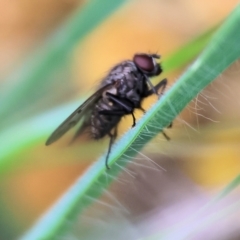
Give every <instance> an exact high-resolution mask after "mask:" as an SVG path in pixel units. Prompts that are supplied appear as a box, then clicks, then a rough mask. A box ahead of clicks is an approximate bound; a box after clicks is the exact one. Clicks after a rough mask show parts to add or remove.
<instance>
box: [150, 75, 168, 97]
mask: <svg viewBox="0 0 240 240" xmlns="http://www.w3.org/2000/svg"><path fill="white" fill-rule="evenodd" d="M166 86H167V79H166V78H164V79H163V80H162V81H160V82H159V83H158V84H157V85H156V86H154V87H152V88H151V89H150V90H149V91H148V92H147V93H146V97H148V96H150V95H152V94H154V93H155V94H157V95H158V96H159V97H160V95H162V94H163V92H164V90H165V88H166ZM160 88H162V89H161V92H160V93H158V91H159V89H160Z"/></svg>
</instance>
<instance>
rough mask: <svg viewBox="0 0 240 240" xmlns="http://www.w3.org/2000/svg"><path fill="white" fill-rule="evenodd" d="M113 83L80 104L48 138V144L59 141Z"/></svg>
mask: <svg viewBox="0 0 240 240" xmlns="http://www.w3.org/2000/svg"><path fill="white" fill-rule="evenodd" d="M112 86H113V84H107V85H106V86H104V87H102V88H100V89H99V90H98V91H96V92H95V93H94V94H93V95H92V96H90V97H89V98H88V99H87V100H86V101H85V102H84V103H83V104H82V105H80V106H79V107H78V108H77V109H76V110H75V111H74V112H73V113H72V114H71V115H70V116H69V117H68V118H67V119H66V120H65V121H64V122H63V123H62V124H61V125H60V126H59V127H58V128H57V129H56V130H55V131H54V132H53V133H52V134H51V136H50V137H49V138H48V139H47V141H46V145H50V144H51V143H53V142H55V141H57V140H58V139H59V138H61V137H62V136H63V135H64V134H65V133H66V132H67V131H68V130H69V129H71V128H72V127H74V126H75V125H76V124H77V123H78V122H79V121H80V119H81V118H82V117H83V116H84V114H85V113H86V112H87V111H88V110H90V109H91V107H93V106H94V104H95V103H96V102H97V101H98V100H99V99H100V98H101V96H102V94H103V92H104V91H106V90H107V89H108V88H111V87H112Z"/></svg>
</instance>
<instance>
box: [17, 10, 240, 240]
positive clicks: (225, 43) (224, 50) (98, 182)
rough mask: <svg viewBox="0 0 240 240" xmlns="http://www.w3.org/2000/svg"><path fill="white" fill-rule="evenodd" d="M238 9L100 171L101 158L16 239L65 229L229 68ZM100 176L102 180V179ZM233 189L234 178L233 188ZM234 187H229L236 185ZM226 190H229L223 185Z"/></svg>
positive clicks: (239, 36) (237, 35)
mask: <svg viewBox="0 0 240 240" xmlns="http://www.w3.org/2000/svg"><path fill="white" fill-rule="evenodd" d="M239 25H240V6H238V7H237V8H236V9H235V10H234V11H233V12H232V14H231V15H230V16H229V18H228V19H227V20H226V21H225V22H224V23H223V25H222V26H221V27H220V28H219V30H218V31H217V32H216V34H215V35H214V37H213V38H212V39H211V42H210V43H209V45H208V46H207V47H206V48H205V50H204V51H203V52H202V54H201V55H200V56H199V57H198V58H197V59H196V61H195V62H194V63H193V64H192V65H191V66H190V67H189V68H188V69H187V70H186V71H185V73H184V74H183V75H182V76H181V77H180V78H179V79H178V81H177V82H176V83H175V84H174V85H173V86H172V87H171V89H170V90H169V91H168V92H167V93H166V94H164V96H162V97H161V99H160V100H159V101H158V102H157V103H156V104H155V105H154V106H153V107H152V108H151V109H150V110H149V111H148V112H147V113H146V114H145V115H144V116H143V117H142V118H141V120H140V121H139V122H138V123H137V125H136V127H134V128H133V129H130V130H129V131H128V132H127V133H126V134H125V135H124V136H123V137H122V138H121V139H120V140H119V141H118V142H117V143H116V144H115V145H114V146H113V149H112V154H111V155H110V158H109V163H110V166H111V170H110V171H109V172H106V169H105V166H104V160H105V155H104V156H102V157H101V158H100V159H99V160H98V161H97V162H96V163H95V164H93V165H92V166H91V167H90V168H89V170H88V171H87V172H86V173H85V174H84V175H83V176H82V177H81V178H79V179H78V180H77V181H76V183H75V184H74V185H73V186H72V187H71V188H70V189H69V190H68V191H67V192H66V193H65V194H64V195H63V197H62V198H61V199H59V201H58V202H57V203H55V205H54V206H53V207H52V208H51V209H50V210H49V211H48V212H47V213H46V214H45V215H44V216H43V217H42V218H41V219H40V220H39V221H38V222H37V223H36V225H35V226H34V227H33V228H32V229H30V230H29V232H28V233H27V234H26V235H25V236H24V237H23V238H22V239H54V238H56V237H57V236H59V234H60V232H61V231H66V230H67V229H68V228H69V225H68V224H67V221H69V220H70V221H73V219H75V217H76V216H77V215H79V214H80V213H81V212H82V211H83V210H84V209H85V208H86V206H88V205H89V204H91V202H92V201H93V200H94V199H96V198H98V197H99V196H100V195H101V194H102V193H103V191H104V190H105V189H106V187H107V186H108V185H109V184H110V182H111V181H112V180H114V179H115V176H117V174H118V173H119V172H120V171H122V169H124V167H125V164H126V163H127V162H128V161H131V160H132V157H134V156H135V155H136V154H137V153H138V151H140V150H141V149H142V148H143V147H144V145H145V144H146V143H147V142H148V141H150V140H151V139H152V138H153V137H155V136H156V135H157V134H158V133H159V132H161V131H162V129H163V128H165V127H167V126H168V125H169V124H170V123H171V122H172V121H173V120H174V118H175V117H176V116H177V115H178V114H179V113H180V112H181V111H182V110H183V109H184V107H185V106H186V105H187V104H188V103H189V102H190V101H191V100H192V99H193V98H194V97H196V95H197V94H198V93H199V92H200V91H201V90H202V89H203V88H204V87H206V86H207V85H208V84H209V83H211V82H212V81H213V80H214V79H215V78H216V77H217V76H219V75H220V74H221V73H222V72H223V71H224V70H225V69H226V68H227V67H228V66H229V65H231V64H232V63H233V62H234V61H236V60H237V59H238V58H239V57H240V47H239V42H240V31H239ZM106 176H109V177H108V181H106ZM236 185H239V180H238V181H237V184H236ZM236 185H235V186H236ZM229 189H230V187H229Z"/></svg>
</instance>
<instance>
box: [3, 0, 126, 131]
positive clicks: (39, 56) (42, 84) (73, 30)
mask: <svg viewBox="0 0 240 240" xmlns="http://www.w3.org/2000/svg"><path fill="white" fill-rule="evenodd" d="M124 2H126V0H118V1H112V0H101V1H98V0H90V1H87V3H86V4H85V5H84V6H83V7H82V6H81V7H80V8H79V9H78V10H77V11H76V12H75V13H74V14H73V15H72V16H71V17H70V18H69V19H68V21H67V22H65V23H64V25H63V26H62V27H61V28H59V29H58V30H56V31H55V33H54V34H53V35H52V36H51V37H50V38H49V39H48V40H47V41H46V42H45V43H44V44H43V45H42V46H39V47H38V49H37V50H36V51H35V53H33V54H32V55H30V56H29V58H28V59H26V61H24V62H23V64H21V65H20V67H19V68H17V69H15V70H14V72H13V73H12V74H11V76H9V77H8V78H7V79H5V80H4V82H5V85H4V86H1V90H0V102H1V103H3V104H1V108H0V118H1V123H0V127H1V125H2V126H4V124H5V125H6V124H8V123H9V120H10V121H12V120H14V117H15V116H17V113H19V112H20V113H21V112H23V114H22V115H24V108H26V107H28V106H31V105H33V104H34V103H35V102H36V101H37V100H38V99H41V98H43V96H46V91H47V89H48V87H49V86H51V84H52V81H53V80H54V79H55V78H53V77H52V78H51V77H50V78H49V77H48V76H49V75H51V74H54V70H55V69H56V68H57V67H59V66H62V65H63V63H65V64H66V59H68V58H67V57H68V55H69V54H70V53H71V50H72V49H73V48H74V46H75V45H76V44H77V43H79V41H80V40H81V39H83V38H84V37H85V36H86V35H87V34H88V33H89V32H90V31H92V30H93V29H94V28H95V27H96V26H97V25H99V24H100V23H101V22H102V21H103V20H104V19H106V18H107V17H108V16H109V15H110V14H112V13H113V12H114V11H116V10H117V9H118V8H119V7H120V5H121V4H123V3H124Z"/></svg>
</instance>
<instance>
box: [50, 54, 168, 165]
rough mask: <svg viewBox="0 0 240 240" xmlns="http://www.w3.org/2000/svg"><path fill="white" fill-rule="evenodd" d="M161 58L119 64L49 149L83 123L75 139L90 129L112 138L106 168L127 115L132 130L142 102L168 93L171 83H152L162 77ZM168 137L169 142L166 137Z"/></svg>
mask: <svg viewBox="0 0 240 240" xmlns="http://www.w3.org/2000/svg"><path fill="white" fill-rule="evenodd" d="M159 58H160V56H159V55H157V54H145V53H140V54H135V55H134V57H133V60H128V61H123V62H121V63H119V64H117V65H116V66H115V67H113V68H112V70H111V71H110V72H109V74H108V75H107V76H106V77H105V78H104V79H103V80H102V82H101V84H100V87H99V89H98V90H97V91H96V92H95V93H94V94H93V95H92V96H90V97H89V98H88V99H87V100H86V101H85V102H84V103H83V104H82V105H81V106H80V107H78V108H77V109H76V110H75V111H74V112H73V113H72V114H71V115H70V116H69V117H68V118H67V119H66V120H65V121H64V122H63V123H62V124H61V125H60V126H59V127H58V128H57V129H56V130H55V131H54V132H53V133H52V135H51V136H50V137H49V138H48V140H47V142H46V145H49V144H51V143H53V142H55V141H56V140H58V139H59V138H60V137H62V135H64V134H65V133H66V132H67V131H68V130H69V129H70V128H72V127H73V126H75V125H76V124H77V123H78V122H79V121H80V120H82V124H81V126H80V127H79V128H78V130H77V132H76V134H75V136H74V139H75V138H77V137H78V136H79V135H81V134H82V133H83V132H84V131H85V130H86V129H87V128H88V129H90V132H91V136H92V137H93V138H94V139H100V138H103V137H104V136H106V135H108V136H109V137H110V142H109V147H108V153H107V156H106V162H105V163H106V167H107V168H108V169H109V166H108V157H109V154H110V151H111V146H112V144H113V142H114V140H115V139H116V137H117V126H118V123H119V122H120V120H121V118H122V117H123V116H124V115H127V114H131V115H132V118H133V124H132V127H134V126H135V124H136V119H135V116H134V110H135V109H137V108H138V109H141V110H142V111H144V109H143V108H142V106H141V103H142V100H143V99H144V98H146V97H148V96H150V95H152V94H157V95H159V94H160V93H158V91H159V89H161V93H162V92H163V91H164V89H165V87H166V84H167V79H163V80H162V81H160V82H159V83H158V84H157V85H156V86H153V85H152V83H151V82H150V79H149V78H150V77H153V76H158V75H159V74H160V73H161V72H162V69H161V66H160V64H159V63H157V61H156V59H159ZM164 136H165V137H166V138H168V137H167V136H166V135H165V134H164Z"/></svg>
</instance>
